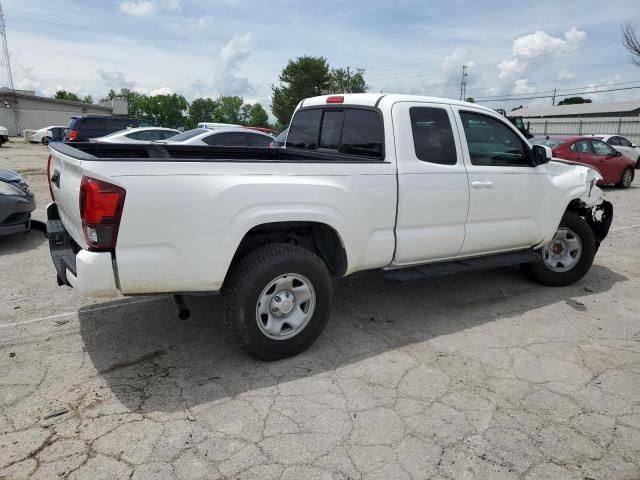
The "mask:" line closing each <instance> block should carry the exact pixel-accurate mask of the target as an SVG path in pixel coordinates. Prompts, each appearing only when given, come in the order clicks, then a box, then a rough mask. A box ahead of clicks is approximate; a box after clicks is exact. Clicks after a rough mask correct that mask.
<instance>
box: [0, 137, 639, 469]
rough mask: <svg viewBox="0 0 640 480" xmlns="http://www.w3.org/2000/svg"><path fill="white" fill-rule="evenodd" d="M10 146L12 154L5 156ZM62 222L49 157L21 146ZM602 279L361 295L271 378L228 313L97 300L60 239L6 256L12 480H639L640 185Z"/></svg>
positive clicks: (214, 307)
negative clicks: (74, 272) (70, 276)
mask: <svg viewBox="0 0 640 480" xmlns="http://www.w3.org/2000/svg"><path fill="white" fill-rule="evenodd" d="M5 147H8V148H5ZM0 158H2V160H1V161H0V164H2V165H5V166H9V167H10V168H14V169H18V170H20V167H21V166H24V165H27V166H28V167H24V170H26V174H25V176H26V178H27V180H28V181H29V182H30V184H31V186H32V189H33V190H34V191H35V192H36V195H37V199H38V202H39V207H38V211H37V212H36V215H35V217H36V218H38V217H39V218H42V214H43V207H44V205H45V204H46V202H47V195H48V192H47V187H46V183H45V180H46V179H45V175H44V171H43V170H42V169H43V168H44V164H45V162H46V150H45V149H44V148H43V147H39V146H35V147H29V146H19V145H9V146H4V147H2V149H1V151H0ZM607 196H608V198H609V199H610V200H612V201H613V203H614V206H615V220H614V224H613V229H612V232H611V234H610V236H609V238H608V239H607V240H606V241H605V242H604V244H603V245H602V247H601V249H600V252H599V253H598V256H597V257H596V263H595V265H594V267H593V269H592V271H591V272H590V273H589V274H588V276H587V277H586V278H585V279H583V280H582V281H581V282H579V283H578V284H576V285H573V286H570V287H566V288H546V287H542V286H539V285H537V284H534V283H532V282H530V281H529V280H527V279H526V278H525V277H523V275H522V274H521V273H520V272H519V271H518V269H502V270H494V271H488V272H481V273H474V274H467V275H456V276H448V277H440V278H432V279H429V280H423V281H416V282H413V283H407V284H399V283H391V282H387V281H384V280H383V279H382V276H381V275H380V274H379V273H377V272H372V273H366V274H361V275H357V276H354V277H349V278H347V279H344V280H341V281H339V282H338V283H337V285H336V302H335V306H334V310H333V314H332V318H331V320H330V322H329V325H328V327H327V330H326V332H325V333H324V334H323V335H322V336H321V338H320V339H319V340H318V342H316V344H315V345H314V346H313V347H312V348H311V349H310V350H309V351H308V352H305V353H303V354H301V355H299V356H297V357H295V358H291V359H288V360H284V361H279V362H273V363H264V362H260V361H257V360H254V359H252V358H250V357H248V356H246V355H244V354H243V353H241V352H240V351H239V350H238V349H237V348H236V346H235V345H234V344H233V343H232V342H230V341H229V340H228V338H227V337H226V335H225V332H224V329H223V324H222V319H221V315H222V304H221V301H220V298H216V297H214V298H207V297H197V298H195V297H194V298H191V299H189V303H190V305H191V306H192V308H193V314H192V318H191V319H190V320H187V321H184V322H181V321H179V320H178V319H177V317H176V314H175V310H174V307H173V305H172V303H171V301H170V299H169V297H166V296H160V297H134V298H122V299H116V300H111V301H98V300H91V299H84V298H81V297H79V296H77V295H76V294H75V293H74V292H73V291H72V290H70V289H67V288H60V287H57V286H56V285H55V277H54V272H53V267H52V266H51V264H50V260H49V257H48V248H47V243H46V242H45V239H44V237H43V236H42V234H41V233H40V232H37V231H32V232H31V233H29V234H28V235H18V236H15V237H11V238H4V239H0V284H1V285H2V289H1V291H0V478H5V477H6V478H25V477H29V478H42V479H51V478H72V479H82V478H90V479H91V480H98V479H102V478H105V479H106V478H109V479H119V478H134V479H141V478H150V479H159V478H163V479H164V478H189V479H198V478H203V479H205V478H206V479H215V478H225V479H236V478H237V479H250V478H255V479H265V480H268V479H272V478H273V479H283V480H286V479H301V478H304V479H309V480H313V479H360V478H362V479H385V480H389V479H422V478H424V479H427V478H438V479H460V478H465V479H467V478H468V479H471V478H483V479H484V478H488V479H492V480H498V479H527V480H533V479H555V480H560V479H635V480H637V479H638V478H640V314H639V312H640V296H639V295H638V292H639V291H640V258H639V256H638V255H637V250H638V245H639V244H640V242H639V241H638V236H639V235H640V208H639V207H638V205H640V187H633V188H631V189H629V190H627V191H619V190H615V189H607Z"/></svg>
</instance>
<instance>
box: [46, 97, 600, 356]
mask: <svg viewBox="0 0 640 480" xmlns="http://www.w3.org/2000/svg"><path fill="white" fill-rule="evenodd" d="M49 150H50V156H49V162H48V176H49V180H50V187H51V196H52V198H53V203H51V204H50V205H49V206H48V210H47V216H48V222H47V229H48V236H49V243H50V249H51V254H52V258H53V263H54V265H55V268H56V272H57V277H58V282H59V284H61V285H69V286H72V287H74V288H75V289H76V290H78V291H79V292H80V293H81V294H83V295H88V296H118V295H141V294H153V293H170V294H174V295H175V297H174V298H176V302H177V304H179V305H183V300H182V297H181V295H185V294H204V293H216V292H220V293H222V295H223V296H224V320H225V324H226V325H227V327H228V330H229V331H230V333H231V334H232V336H233V337H234V338H235V340H236V341H237V342H238V344H239V345H240V347H241V348H243V349H244V350H245V351H247V352H248V353H250V354H252V355H254V356H256V357H259V358H261V359H266V360H274V359H278V358H284V357H287V356H291V355H294V354H296V353H299V352H301V351H302V350H304V349H306V348H307V347H309V346H310V345H311V344H312V343H313V342H314V341H315V340H316V339H317V338H318V336H319V335H320V333H321V332H322V330H323V328H324V327H325V325H326V323H327V320H328V318H329V313H330V310H331V300H332V285H333V283H332V279H333V278H335V277H343V276H346V275H350V274H353V273H355V272H359V271H363V270H370V269H384V270H386V273H385V275H386V276H388V277H389V278H390V279H392V280H407V279H411V278H419V277H423V276H425V275H430V274H434V273H438V274H439V273H444V272H450V271H460V270H467V269H473V268H495V267H497V266H503V265H511V264H522V265H524V270H526V271H528V272H529V274H530V275H531V276H532V277H533V278H535V279H537V280H538V281H539V282H540V283H542V284H545V285H552V286H561V285H567V284H571V283H573V282H575V281H577V280H579V279H580V278H582V277H583V276H584V275H585V274H586V273H587V272H588V270H589V269H590V267H591V265H592V262H593V259H594V256H595V254H596V251H597V249H598V246H599V244H600V242H601V241H602V240H603V239H604V238H605V236H606V235H607V233H608V230H609V226H610V224H611V220H612V215H613V209H612V206H611V204H610V203H609V202H607V201H605V200H604V198H603V193H602V191H601V190H600V189H599V188H598V187H597V186H596V183H597V182H598V180H600V179H601V177H600V175H599V173H598V172H597V171H596V170H594V169H592V168H590V167H588V166H584V165H580V164H577V163H572V162H566V161H556V160H553V159H551V151H550V150H549V148H548V147H544V146H539V145H536V146H533V147H532V146H531V145H530V144H529V143H528V141H527V139H526V138H525V137H524V136H523V135H522V134H521V133H520V132H519V131H518V130H517V129H516V128H515V126H513V125H512V124H511V123H510V122H509V121H508V120H506V119H505V118H504V117H502V116H501V115H500V114H498V113H497V112H495V111H493V110H491V109H489V108H485V107H482V106H478V105H475V104H471V103H465V102H458V101H455V100H448V99H441V98H434V97H422V96H409V95H382V94H347V95H331V96H319V97H314V98H309V99H305V100H303V101H302V102H300V104H299V105H298V106H297V108H296V111H295V114H294V116H293V118H292V121H291V124H290V129H289V133H288V136H287V140H286V145H285V148H282V149H267V148H240V147H235V148H231V147H215V146H185V145H162V144H152V145H115V144H95V143H91V144H88V143H74V144H73V145H67V144H63V143H52V144H50V145H49Z"/></svg>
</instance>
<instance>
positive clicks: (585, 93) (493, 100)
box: [476, 85, 640, 103]
mask: <svg viewBox="0 0 640 480" xmlns="http://www.w3.org/2000/svg"><path fill="white" fill-rule="evenodd" d="M594 88H595V87H594ZM637 88H640V85H637V86H635V87H622V88H608V89H603V90H595V91H593V90H592V91H586V92H574V93H563V94H558V95H556V96H557V97H569V96H572V95H589V94H593V93H602V92H618V91H620V90H634V89H637ZM538 98H552V95H540V96H536V97H513V96H511V97H508V98H489V99H484V98H477V99H476V103H487V102H508V101H511V100H535V99H538Z"/></svg>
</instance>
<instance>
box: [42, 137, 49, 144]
mask: <svg viewBox="0 0 640 480" xmlns="http://www.w3.org/2000/svg"><path fill="white" fill-rule="evenodd" d="M41 141H42V144H43V145H49V137H42V140H41Z"/></svg>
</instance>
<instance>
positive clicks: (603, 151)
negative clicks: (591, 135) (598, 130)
mask: <svg viewBox="0 0 640 480" xmlns="http://www.w3.org/2000/svg"><path fill="white" fill-rule="evenodd" d="M591 145H593V149H594V150H595V152H596V155H601V156H603V157H612V156H613V155H615V153H616V151H615V150H614V149H613V148H611V147H610V146H609V145H607V144H606V143H604V142H601V141H600V140H591Z"/></svg>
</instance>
